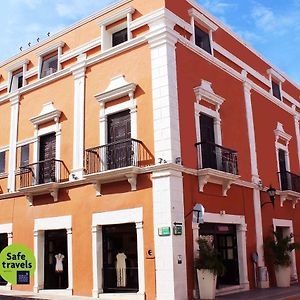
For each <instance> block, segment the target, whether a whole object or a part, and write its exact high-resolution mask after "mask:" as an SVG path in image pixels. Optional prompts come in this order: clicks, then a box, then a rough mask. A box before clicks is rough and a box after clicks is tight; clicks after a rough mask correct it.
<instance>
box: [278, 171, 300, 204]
mask: <svg viewBox="0 0 300 300" xmlns="http://www.w3.org/2000/svg"><path fill="white" fill-rule="evenodd" d="M277 174H278V177H279V182H280V186H281V191H280V192H279V195H280V205H281V206H283V203H284V202H285V201H286V200H291V201H292V204H293V208H295V207H296V204H297V202H298V200H299V199H300V176H299V175H296V174H293V173H291V172H288V171H284V172H278V173H277Z"/></svg>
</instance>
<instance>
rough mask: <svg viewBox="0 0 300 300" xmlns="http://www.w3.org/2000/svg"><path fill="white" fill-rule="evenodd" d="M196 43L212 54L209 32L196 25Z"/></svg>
mask: <svg viewBox="0 0 300 300" xmlns="http://www.w3.org/2000/svg"><path fill="white" fill-rule="evenodd" d="M195 44H196V45H197V46H199V47H200V48H202V49H203V50H205V51H206V52H208V53H209V54H211V45H210V38H209V34H208V33H207V32H205V31H203V30H202V29H200V28H199V27H197V26H195Z"/></svg>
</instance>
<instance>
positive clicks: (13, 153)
mask: <svg viewBox="0 0 300 300" xmlns="http://www.w3.org/2000/svg"><path fill="white" fill-rule="evenodd" d="M19 101H20V95H19V93H18V92H17V93H15V94H13V96H12V97H11V98H10V105H11V111H10V138H9V163H8V191H9V192H14V191H15V185H16V177H15V170H16V163H17V138H18V118H19Z"/></svg>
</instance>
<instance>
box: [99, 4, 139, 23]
mask: <svg viewBox="0 0 300 300" xmlns="http://www.w3.org/2000/svg"><path fill="white" fill-rule="evenodd" d="M134 12H135V8H133V7H131V6H129V7H126V8H124V9H122V10H120V11H118V12H117V13H115V14H113V15H111V16H109V17H106V18H105V19H103V20H101V21H99V22H98V26H108V25H110V24H112V23H115V22H117V21H119V20H121V19H124V18H126V17H127V14H133V13H134Z"/></svg>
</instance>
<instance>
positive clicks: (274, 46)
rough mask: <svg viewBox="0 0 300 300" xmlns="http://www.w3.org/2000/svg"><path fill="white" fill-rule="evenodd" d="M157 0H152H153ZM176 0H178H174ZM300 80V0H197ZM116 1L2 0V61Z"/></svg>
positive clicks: (0, 5)
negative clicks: (21, 48)
mask: <svg viewBox="0 0 300 300" xmlns="http://www.w3.org/2000/svg"><path fill="white" fill-rule="evenodd" d="M145 1H146V0H145ZM148 1H151V0H148ZM174 1H176V0H174ZM197 1H198V2H199V3H200V4H201V5H203V6H204V7H205V8H207V9H208V10H209V11H210V12H211V13H213V14H214V15H216V16H217V17H218V18H219V19H221V20H222V21H223V22H224V23H226V25H228V26H229V27H230V28H231V29H232V30H233V31H234V32H236V33H237V34H239V35H240V36H241V37H242V38H243V39H244V40H245V41H247V43H249V44H250V45H251V46H253V47H254V48H255V49H256V50H257V51H258V52H260V53H261V54H263V55H264V56H265V57H266V58H267V59H268V60H269V61H271V62H272V63H273V64H274V65H276V66H278V67H279V68H280V69H282V70H283V72H285V73H286V74H287V75H289V76H290V77H291V78H292V79H294V80H295V81H297V82H298V83H300V71H299V69H300V68H299V62H298V61H299V60H298V56H299V50H298V49H299V48H300V22H299V21H300V0H275V1H274V0H197ZM112 2H115V1H114V0H0V26H1V35H0V61H3V60H5V59H6V58H8V57H10V56H12V55H14V54H16V53H18V52H19V48H20V46H23V49H26V48H27V47H28V46H27V44H28V43H29V42H31V43H32V44H35V43H36V39H37V38H38V37H39V38H40V39H41V40H42V39H44V38H46V34H47V32H51V34H54V33H56V32H57V31H59V30H60V29H63V28H65V27H67V26H69V25H71V24H73V23H75V22H76V21H78V20H80V19H82V18H84V17H86V16H88V15H89V14H92V13H94V12H95V11H97V10H100V9H101V8H103V7H105V6H107V5H108V4H110V3H112Z"/></svg>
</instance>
